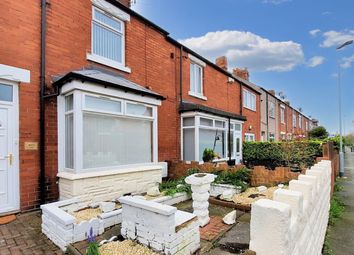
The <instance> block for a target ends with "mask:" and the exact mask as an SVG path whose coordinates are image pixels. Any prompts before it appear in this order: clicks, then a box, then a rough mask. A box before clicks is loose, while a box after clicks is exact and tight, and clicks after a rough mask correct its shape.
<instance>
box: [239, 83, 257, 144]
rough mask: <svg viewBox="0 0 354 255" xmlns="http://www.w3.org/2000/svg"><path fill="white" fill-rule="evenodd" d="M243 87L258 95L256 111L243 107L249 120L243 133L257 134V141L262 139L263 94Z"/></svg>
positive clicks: (243, 127)
mask: <svg viewBox="0 0 354 255" xmlns="http://www.w3.org/2000/svg"><path fill="white" fill-rule="evenodd" d="M243 89H245V90H248V91H251V92H252V93H254V94H255V95H256V111H252V110H250V109H248V108H245V107H243V109H242V115H244V116H246V118H247V120H246V121H245V123H244V124H243V126H242V131H243V132H242V133H243V135H244V134H245V133H250V134H254V135H255V139H256V141H260V140H261V96H260V94H258V93H256V92H255V91H253V90H251V89H249V88H247V87H245V86H243Z"/></svg>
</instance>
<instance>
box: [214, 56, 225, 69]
mask: <svg viewBox="0 0 354 255" xmlns="http://www.w3.org/2000/svg"><path fill="white" fill-rule="evenodd" d="M215 64H216V65H217V66H218V67H220V68H222V69H224V70H225V71H227V58H226V57H225V56H221V57H218V58H217V59H216V60H215Z"/></svg>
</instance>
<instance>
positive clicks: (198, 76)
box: [189, 62, 203, 97]
mask: <svg viewBox="0 0 354 255" xmlns="http://www.w3.org/2000/svg"><path fill="white" fill-rule="evenodd" d="M189 92H190V94H191V95H192V96H196V97H203V67H202V66H200V65H198V64H197V63H194V62H191V63H190V88H189Z"/></svg>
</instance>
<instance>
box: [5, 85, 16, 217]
mask: <svg viewBox="0 0 354 255" xmlns="http://www.w3.org/2000/svg"><path fill="white" fill-rule="evenodd" d="M9 87H11V91H10V90H9ZM1 88H6V89H7V90H6V91H7V92H8V93H7V96H6V97H5V96H4V94H3V96H2V97H1V100H0V213H6V212H9V211H14V210H18V209H19V179H18V178H19V169H18V101H17V98H18V97H17V96H18V90H17V89H18V88H17V85H5V84H0V89H1ZM10 92H11V93H10Z"/></svg>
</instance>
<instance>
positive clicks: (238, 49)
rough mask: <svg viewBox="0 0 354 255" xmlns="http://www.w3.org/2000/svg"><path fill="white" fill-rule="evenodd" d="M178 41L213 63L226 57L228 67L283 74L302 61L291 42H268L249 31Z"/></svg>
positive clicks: (297, 50) (297, 48) (299, 53)
mask: <svg viewBox="0 0 354 255" xmlns="http://www.w3.org/2000/svg"><path fill="white" fill-rule="evenodd" d="M180 42H181V43H182V44H184V45H186V46H188V47H190V48H191V49H193V50H195V51H196V52H198V53H199V54H201V55H202V56H205V57H206V58H208V59H209V60H210V61H212V62H214V60H215V59H216V58H217V57H219V56H226V57H227V58H228V61H229V66H230V67H236V66H238V67H247V68H249V69H250V70H255V71H278V72H284V71H290V70H292V69H293V68H294V67H295V66H297V65H299V64H302V63H303V62H304V53H303V51H302V47H301V45H300V44H298V43H295V42H293V41H281V42H278V41H270V40H269V39H266V38H263V37H261V36H259V35H256V34H253V33H251V32H243V31H235V30H234V31H229V30H224V31H217V32H209V33H207V34H205V35H203V36H200V37H193V38H189V39H184V40H180Z"/></svg>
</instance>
